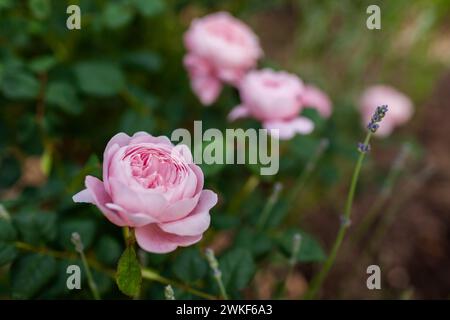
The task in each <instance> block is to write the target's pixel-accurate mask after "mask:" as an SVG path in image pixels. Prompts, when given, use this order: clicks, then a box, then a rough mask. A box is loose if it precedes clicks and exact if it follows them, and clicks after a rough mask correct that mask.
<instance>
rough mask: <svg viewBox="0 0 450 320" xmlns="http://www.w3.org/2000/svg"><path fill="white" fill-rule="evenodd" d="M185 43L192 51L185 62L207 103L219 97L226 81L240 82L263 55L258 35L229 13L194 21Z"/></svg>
mask: <svg viewBox="0 0 450 320" xmlns="http://www.w3.org/2000/svg"><path fill="white" fill-rule="evenodd" d="M184 43H185V46H186V48H187V50H188V53H187V54H186V56H185V58H184V65H185V67H186V69H187V70H188V73H189V77H190V79H191V86H192V89H193V91H194V92H195V94H196V95H197V96H198V97H199V99H200V101H201V102H202V103H203V104H204V105H210V104H211V103H213V102H214V101H215V100H216V99H217V97H218V96H219V94H220V91H221V90H222V83H224V82H225V83H230V84H237V83H238V82H239V80H240V79H241V78H242V77H243V76H244V74H245V73H246V72H247V71H248V70H249V69H251V68H253V67H254V66H255V65H256V62H257V60H258V59H259V58H260V57H261V56H262V50H261V48H260V46H259V41H258V38H257V36H256V35H255V34H254V33H253V32H252V30H250V28H249V27H248V26H247V25H246V24H244V23H243V22H242V21H239V20H238V19H236V18H234V17H233V16H231V15H230V14H229V13H227V12H218V13H213V14H210V15H207V16H205V17H203V18H198V19H195V20H194V21H192V23H191V26H190V28H189V30H188V31H187V32H186V34H185V35H184Z"/></svg>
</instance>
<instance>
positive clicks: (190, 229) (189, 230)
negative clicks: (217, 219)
mask: <svg viewBox="0 0 450 320" xmlns="http://www.w3.org/2000/svg"><path fill="white" fill-rule="evenodd" d="M216 204H217V194H215V193H214V192H212V191H211V190H203V191H202V193H201V195H200V199H199V202H198V204H197V206H196V207H195V209H194V210H193V211H192V212H191V213H190V214H189V215H188V216H187V217H185V218H183V219H180V220H178V221H173V222H168V223H161V224H159V227H160V228H161V229H162V230H164V231H166V232H169V233H174V234H177V235H180V236H195V235H199V234H202V233H203V232H205V231H206V230H207V229H208V227H209V223H210V221H211V217H210V215H209V210H210V209H211V208H212V207H214V206H215V205H216Z"/></svg>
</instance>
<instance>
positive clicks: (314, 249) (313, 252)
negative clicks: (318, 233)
mask: <svg viewBox="0 0 450 320" xmlns="http://www.w3.org/2000/svg"><path fill="white" fill-rule="evenodd" d="M296 233H299V234H300V235H301V236H302V238H301V239H302V240H301V243H300V250H299V252H298V255H297V261H300V262H319V261H323V260H325V258H326V255H325V252H324V251H323V249H322V247H321V245H320V244H319V242H317V240H316V239H315V238H314V237H313V236H311V235H309V234H308V233H305V232H303V231H301V230H298V229H295V228H291V229H288V230H287V231H283V233H282V234H281V235H280V236H278V238H277V242H278V245H279V246H280V249H281V250H282V251H283V252H284V253H285V254H286V255H287V257H290V256H291V255H292V239H293V237H294V234H296Z"/></svg>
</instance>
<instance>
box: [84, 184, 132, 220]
mask: <svg viewBox="0 0 450 320" xmlns="http://www.w3.org/2000/svg"><path fill="white" fill-rule="evenodd" d="M85 185H86V188H87V190H88V191H89V193H90V194H91V196H92V199H93V200H94V204H95V205H96V206H97V207H98V208H99V209H100V211H101V212H102V213H103V214H104V215H105V216H106V218H107V219H108V220H109V221H111V222H112V223H114V224H115V225H117V226H119V227H123V226H126V225H127V223H126V221H124V220H123V219H122V218H121V217H120V216H119V215H118V214H117V213H115V212H114V211H111V210H110V209H108V208H107V207H106V203H109V202H111V198H110V196H109V194H107V193H106V190H105V187H104V186H103V183H102V182H101V181H100V180H99V179H97V178H95V177H92V176H87V177H86V179H85Z"/></svg>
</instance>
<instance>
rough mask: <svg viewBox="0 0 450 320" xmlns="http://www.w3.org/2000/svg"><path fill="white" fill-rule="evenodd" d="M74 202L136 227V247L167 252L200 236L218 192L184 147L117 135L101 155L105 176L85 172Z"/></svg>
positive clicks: (161, 139) (157, 139)
mask: <svg viewBox="0 0 450 320" xmlns="http://www.w3.org/2000/svg"><path fill="white" fill-rule="evenodd" d="M85 185H86V189H85V190H83V191H81V192H79V193H77V194H76V195H75V196H74V197H73V200H74V201H75V202H87V203H92V204H95V205H96V206H97V207H98V208H99V209H100V210H101V211H102V213H103V214H104V215H105V216H106V218H108V220H109V221H111V222H112V223H114V224H116V225H118V226H129V227H133V228H135V235H136V240H137V243H138V244H139V246H140V247H141V248H142V249H144V250H146V251H149V252H155V253H166V252H170V251H173V250H175V249H176V248H177V247H178V246H182V247H185V246H189V245H191V244H194V243H196V242H198V241H199V240H200V239H201V238H202V234H203V232H205V231H206V229H208V227H209V223H210V215H209V210H210V209H211V208H212V207H214V206H215V205H216V203H217V195H216V194H215V193H214V192H212V191H211V190H203V172H202V171H201V169H200V168H199V167H198V166H197V165H195V164H193V162H192V154H191V152H190V151H189V149H188V148H187V147H184V146H181V147H178V146H177V147H175V146H174V145H173V144H172V143H171V142H170V140H169V139H168V138H166V137H162V136H161V137H153V136H151V135H149V134H148V133H145V132H138V133H136V134H134V135H133V136H132V137H129V136H128V135H126V134H124V133H119V134H116V135H115V136H114V137H113V138H112V139H111V140H110V141H109V143H108V145H107V146H106V149H105V152H104V154H103V181H101V180H99V179H97V178H95V177H92V176H87V177H86V180H85Z"/></svg>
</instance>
